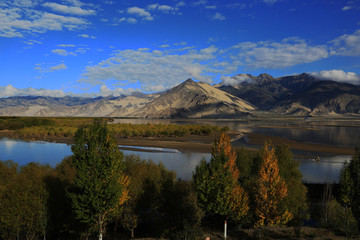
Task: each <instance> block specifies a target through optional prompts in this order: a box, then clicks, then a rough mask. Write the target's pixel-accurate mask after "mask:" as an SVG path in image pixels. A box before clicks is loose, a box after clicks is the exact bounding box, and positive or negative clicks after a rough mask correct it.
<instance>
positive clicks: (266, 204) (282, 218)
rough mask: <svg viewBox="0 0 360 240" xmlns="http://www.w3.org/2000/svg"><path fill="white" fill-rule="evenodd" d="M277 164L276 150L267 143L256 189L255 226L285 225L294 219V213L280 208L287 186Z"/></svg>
mask: <svg viewBox="0 0 360 240" xmlns="http://www.w3.org/2000/svg"><path fill="white" fill-rule="evenodd" d="M277 162H278V160H277V158H276V155H275V152H274V149H273V148H271V146H270V144H268V143H266V144H265V147H264V153H263V156H262V164H261V166H260V170H259V173H258V179H257V182H256V189H255V191H256V192H255V205H256V208H255V216H256V218H257V222H256V223H255V226H263V225H269V226H272V225H279V224H285V223H287V222H288V221H290V220H291V219H292V213H290V212H289V211H287V210H286V209H282V208H281V207H280V206H281V203H282V201H283V200H284V199H285V197H286V195H287V186H286V184H285V182H284V180H282V179H281V177H280V174H279V167H278V163H277Z"/></svg>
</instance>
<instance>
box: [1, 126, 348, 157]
mask: <svg viewBox="0 0 360 240" xmlns="http://www.w3.org/2000/svg"><path fill="white" fill-rule="evenodd" d="M240 134H241V136H246V137H247V138H248V142H247V143H246V144H249V145H251V146H246V144H245V146H243V147H244V148H246V149H249V150H253V151H256V150H257V149H259V148H261V147H262V146H263V145H264V143H265V141H270V142H271V143H272V144H273V145H279V144H285V145H288V146H289V148H290V150H300V151H304V152H321V153H330V154H338V155H353V153H354V149H353V148H348V147H342V146H334V145H327V144H318V143H308V142H298V141H294V140H290V139H287V138H284V137H278V136H268V135H263V134H255V133H249V134H243V133H240ZM229 136H230V137H231V138H232V139H233V140H237V139H239V133H238V132H235V131H230V132H229ZM4 137H7V138H11V139H21V140H25V141H46V142H57V143H66V144H72V143H73V141H72V138H56V137H48V138H27V139H22V138H14V137H13V136H11V131H0V138H4ZM215 139H216V136H214V135H211V136H198V135H187V136H184V137H135V138H116V140H117V141H118V144H119V145H125V146H137V147H141V146H142V147H157V148H169V149H176V150H178V151H180V152H200V153H210V152H211V148H212V146H213V142H214V140H215ZM239 148H242V147H237V146H235V149H239ZM147 151H148V150H147ZM150 151H151V150H150Z"/></svg>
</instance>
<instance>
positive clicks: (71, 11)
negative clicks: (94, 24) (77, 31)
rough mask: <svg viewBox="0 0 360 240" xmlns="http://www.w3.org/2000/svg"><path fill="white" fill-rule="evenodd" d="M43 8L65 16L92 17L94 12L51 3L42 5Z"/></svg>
mask: <svg viewBox="0 0 360 240" xmlns="http://www.w3.org/2000/svg"><path fill="white" fill-rule="evenodd" d="M43 6H44V7H48V8H50V9H51V10H53V11H55V12H60V13H65V14H72V15H81V16H86V15H94V14H95V11H94V10H92V9H82V8H81V7H78V6H76V7H73V6H67V5H62V4H58V3H52V2H46V3H44V4H43Z"/></svg>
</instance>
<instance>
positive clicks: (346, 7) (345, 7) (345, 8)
mask: <svg viewBox="0 0 360 240" xmlns="http://www.w3.org/2000/svg"><path fill="white" fill-rule="evenodd" d="M350 9H352V7H350V6H344V7H343V8H342V9H341V10H343V11H347V10H350Z"/></svg>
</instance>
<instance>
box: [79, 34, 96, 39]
mask: <svg viewBox="0 0 360 240" xmlns="http://www.w3.org/2000/svg"><path fill="white" fill-rule="evenodd" d="M78 36H79V37H82V38H91V39H96V37H95V36H91V35H89V34H79V35H78Z"/></svg>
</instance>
